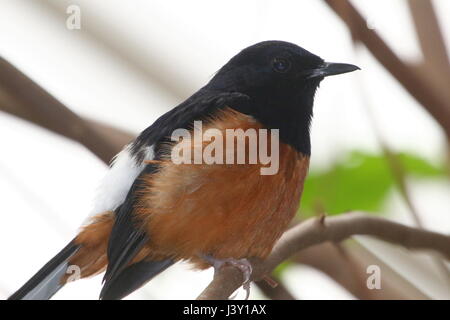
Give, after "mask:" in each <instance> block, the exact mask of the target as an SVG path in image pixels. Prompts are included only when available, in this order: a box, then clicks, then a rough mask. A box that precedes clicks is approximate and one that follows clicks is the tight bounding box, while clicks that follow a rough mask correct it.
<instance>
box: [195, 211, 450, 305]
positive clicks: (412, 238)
mask: <svg viewBox="0 0 450 320" xmlns="http://www.w3.org/2000/svg"><path fill="white" fill-rule="evenodd" d="M353 235H370V236H375V237H377V238H380V239H382V240H385V241H389V242H391V243H395V244H399V245H402V246H404V247H406V248H410V249H430V250H435V251H437V252H439V253H441V254H442V255H443V256H444V257H445V258H447V259H450V236H446V235H442V234H439V233H435V232H430V231H424V230H420V229H416V228H411V227H407V226H404V225H401V224H399V223H396V222H391V221H389V220H386V219H383V218H378V217H373V216H367V215H363V214H361V213H348V214H344V215H340V216H336V217H330V218H327V219H325V220H322V219H317V218H313V219H309V220H307V221H305V222H303V223H301V224H300V225H298V226H296V227H294V228H292V229H290V230H288V231H287V232H286V233H285V234H284V235H283V236H282V237H281V239H280V240H279V241H278V242H277V243H276V245H275V246H274V248H273V250H272V253H271V254H270V255H269V257H268V258H267V259H265V260H261V259H251V263H252V265H253V274H252V280H259V279H261V278H262V277H263V276H264V275H265V274H270V273H271V272H272V270H273V269H274V268H275V267H276V266H277V265H278V264H280V263H281V262H282V261H284V260H286V259H287V258H289V257H290V256H292V255H293V254H294V253H296V252H298V251H300V250H302V249H305V248H308V247H311V246H313V245H316V244H319V243H323V242H326V241H332V242H340V241H342V240H344V239H346V238H349V237H351V236H353ZM241 284H242V274H241V271H239V270H238V269H237V268H234V267H230V266H227V267H223V268H221V269H220V270H219V271H218V272H217V273H215V274H214V279H213V281H212V282H211V283H210V284H209V285H208V287H207V288H206V289H205V290H204V291H203V292H202V293H201V294H200V295H199V297H198V299H199V300H208V299H212V300H218V299H227V298H228V297H229V296H230V295H231V294H232V293H233V292H234V291H235V290H236V289H237V288H239V287H240V286H241Z"/></svg>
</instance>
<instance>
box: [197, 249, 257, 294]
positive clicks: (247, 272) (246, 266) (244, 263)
mask: <svg viewBox="0 0 450 320" xmlns="http://www.w3.org/2000/svg"><path fill="white" fill-rule="evenodd" d="M201 257H202V258H203V259H204V260H206V261H207V262H208V263H209V264H211V265H212V266H213V267H214V272H217V271H219V269H220V268H222V267H223V266H224V265H226V264H229V265H231V266H233V267H235V268H238V269H239V270H241V272H242V276H243V277H244V281H243V282H242V287H243V288H244V290H245V292H246V296H245V300H248V297H249V296H250V282H251V281H250V277H251V275H252V271H253V268H252V265H251V264H250V262H249V261H248V260H247V259H233V258H227V259H216V258H214V257H212V256H210V255H201Z"/></svg>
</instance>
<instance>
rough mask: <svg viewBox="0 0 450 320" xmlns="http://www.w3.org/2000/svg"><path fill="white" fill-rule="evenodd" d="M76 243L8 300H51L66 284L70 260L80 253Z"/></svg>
mask: <svg viewBox="0 0 450 320" xmlns="http://www.w3.org/2000/svg"><path fill="white" fill-rule="evenodd" d="M79 247H80V246H79V245H78V244H76V243H75V242H74V241H71V242H69V244H68V245H67V246H66V247H65V248H64V249H62V250H61V251H60V252H59V253H58V254H57V255H56V256H55V257H53V259H51V260H50V261H49V262H48V263H47V264H46V265H45V266H43V267H42V268H41V270H39V271H38V272H37V273H36V274H35V275H34V276H33V277H32V278H31V279H30V280H28V281H27V282H26V283H25V284H24V285H23V286H22V287H21V288H20V289H19V290H17V291H16V292H15V293H14V294H12V295H11V296H10V297H9V298H8V300H46V299H50V298H51V297H52V296H53V295H54V294H55V293H56V292H58V290H59V289H61V288H62V287H63V286H64V284H65V281H64V278H65V277H66V271H67V268H68V266H69V260H70V258H71V257H72V256H73V255H74V254H75V253H76V252H77V251H78V249H79Z"/></svg>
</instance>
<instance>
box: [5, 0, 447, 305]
mask: <svg viewBox="0 0 450 320" xmlns="http://www.w3.org/2000/svg"><path fill="white" fill-rule="evenodd" d="M70 5H77V6H78V8H79V9H80V13H81V20H80V22H81V24H80V29H73V30H71V29H69V28H68V27H67V19H68V18H69V17H70V15H71V13H73V11H70V12H71V13H67V9H68V7H69V6H70ZM449 14H450V2H449V1H448V0H434V1H429V0H410V1H408V0H394V1H392V0H379V1H372V0H353V1H347V0H326V1H325V0H289V1H288V0H281V1H280V0H277V1H275V0H258V1H257V0H251V1H250V0H249V1H237V0H229V1H226V2H225V1H207V0H195V1H181V0H179V1H173V0H172V1H163V0H158V1H155V0H150V1H146V0H133V1H124V0H109V1H105V0H103V1H102V0H77V1H65V0H39V1H38V0H14V1H13V0H0V16H1V18H0V57H1V64H0V142H1V151H0V152H1V157H0V199H1V213H0V251H1V252H2V258H1V263H0V298H2V299H4V298H7V297H8V296H9V295H10V294H11V293H12V292H14V291H15V290H16V289H18V288H19V287H20V286H21V285H22V284H23V283H24V282H25V281H26V280H28V279H29V278H30V277H31V276H32V275H33V274H34V273H35V272H36V271H37V270H38V269H39V268H40V267H41V266H42V265H44V264H45V263H46V262H47V261H48V260H49V259H50V258H51V257H53V255H54V254H56V253H57V252H58V251H59V250H60V249H61V248H62V247H63V246H64V245H65V244H66V243H67V242H68V241H69V240H70V239H72V237H73V236H74V235H75V233H76V231H77V229H78V228H79V226H80V224H81V223H82V222H83V220H84V219H85V218H86V216H87V215H88V214H89V213H90V210H91V206H92V200H93V198H94V196H95V192H96V187H97V185H98V183H99V181H100V179H101V178H102V177H103V175H104V174H105V172H106V170H107V165H106V163H105V162H107V161H108V160H109V159H110V158H111V156H112V155H113V154H114V153H116V152H117V151H119V150H120V149H121V147H122V146H123V145H124V144H126V143H127V142H128V141H130V140H131V139H132V138H133V137H135V136H136V135H137V134H138V133H139V132H140V131H142V130H143V129H145V128H146V127H147V126H149V125H150V124H151V123H152V122H153V121H154V120H155V119H156V118H157V117H159V116H160V115H162V114H163V113H164V112H166V111H168V110H170V109H171V108H173V107H174V106H176V105H177V104H178V103H180V102H181V101H183V100H184V99H186V98H187V97H188V96H189V95H191V94H192V93H193V92H195V91H196V90H198V89H199V88H200V87H201V86H202V85H204V84H205V83H206V82H207V81H208V80H209V79H210V78H211V76H212V75H213V74H214V73H215V72H216V71H217V70H218V69H219V68H220V67H221V66H222V65H223V64H224V63H226V62H227V61H228V59H230V58H231V57H232V56H233V55H234V54H236V53H237V52H238V51H240V50H241V49H243V48H244V47H247V46H249V45H251V44H254V43H256V42H259V41H262V40H285V41H290V42H294V43H296V44H298V45H300V46H302V47H304V48H305V49H307V50H309V51H311V52H313V53H315V54H317V55H320V56H321V57H322V58H324V59H325V60H327V61H335V62H347V63H352V64H356V65H358V66H360V67H361V68H362V72H357V73H352V74H349V75H344V76H340V77H336V78H335V77H332V78H330V79H327V80H326V81H324V82H323V83H322V85H321V88H320V90H319V92H318V94H317V98H316V103H315V116H314V120H313V125H312V148H313V149H312V159H311V170H310V175H309V178H308V181H307V183H306V187H305V193H304V196H303V200H302V204H301V208H300V211H299V214H298V219H299V220H300V219H304V218H307V217H310V216H313V215H317V214H319V213H322V212H326V213H327V214H329V215H334V214H340V213H344V212H348V211H351V210H363V211H366V212H369V213H370V214H374V215H379V216H384V217H386V218H388V219H392V220H395V221H398V222H401V223H404V224H407V225H411V226H418V227H423V228H426V229H428V230H433V231H438V232H442V233H445V234H449V233H450V209H449V208H450V200H449V198H450V197H449V196H450V182H449V163H450V162H449V155H450V153H449V149H448V147H449V143H448V142H449V141H450V140H449V137H450V96H449V95H450V91H449V90H448V89H449V88H448V86H449V84H450V64H449V59H448V50H447V49H448V44H449V43H450V21H449V19H448V15H449ZM19 70H20V71H19ZM52 97H54V98H56V99H54V98H52ZM370 265H377V266H379V267H380V269H381V276H382V278H381V279H382V280H381V289H380V290H369V289H368V288H367V286H366V279H367V277H368V276H370V274H368V273H367V272H366V271H367V267H368V266H370ZM448 267H449V264H448V263H447V264H446V263H445V262H443V261H442V260H441V259H439V258H438V257H435V256H433V255H431V254H428V253H424V252H420V253H417V252H414V253H413V252H409V251H407V250H405V249H403V248H399V247H397V246H393V245H390V244H387V243H385V242H382V241H378V240H375V239H373V238H369V237H363V236H358V237H354V238H353V239H351V240H347V241H345V242H344V243H342V244H323V245H319V246H316V247H313V248H310V249H307V250H304V251H302V252H300V253H299V254H298V255H297V256H295V257H293V258H292V260H290V261H289V262H286V263H283V264H282V265H281V266H280V267H279V268H277V269H276V271H275V272H274V275H273V276H274V278H275V279H276V280H277V281H278V282H279V283H280V286H279V287H278V288H276V289H271V288H270V287H268V286H267V285H266V284H264V283H261V284H258V285H253V290H252V296H251V298H254V299H266V298H268V299H281V298H285V299H289V298H295V299H450V273H449V271H448ZM212 275H213V271H212V270H207V271H203V272H197V271H192V270H191V269H190V267H189V265H186V264H178V265H176V266H174V267H172V268H170V269H169V270H167V271H166V272H164V273H163V274H162V275H161V276H159V277H157V278H156V279H154V280H153V281H151V282H150V283H149V284H147V285H146V286H145V287H144V288H142V289H140V290H138V291H137V292H135V293H133V294H132V295H130V296H129V297H128V299H194V298H195V297H197V295H198V294H199V293H200V292H201V291H202V290H203V289H204V288H205V287H206V286H207V284H208V283H209V282H210V280H211V279H212ZM100 288H101V276H97V277H94V278H92V279H88V280H81V281H78V282H75V283H71V284H69V285H67V286H66V288H65V289H64V290H61V291H60V292H59V293H57V294H56V295H55V297H54V298H55V299H97V298H98V294H99V292H100ZM240 296H241V294H239V295H238V297H240Z"/></svg>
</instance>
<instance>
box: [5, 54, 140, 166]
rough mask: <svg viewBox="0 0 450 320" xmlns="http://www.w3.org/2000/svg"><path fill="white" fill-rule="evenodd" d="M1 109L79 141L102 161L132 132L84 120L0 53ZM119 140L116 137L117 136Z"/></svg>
mask: <svg viewBox="0 0 450 320" xmlns="http://www.w3.org/2000/svg"><path fill="white" fill-rule="evenodd" d="M0 70H1V72H0V110H2V111H5V112H7V113H10V114H13V115H15V116H18V117H20V118H22V119H25V120H28V121H30V122H32V123H34V124H37V125H39V126H41V127H43V128H46V129H48V130H50V131H53V132H55V133H58V134H61V135H63V136H65V137H67V138H70V139H72V140H75V141H78V142H79V143H81V144H82V145H84V146H85V147H86V148H88V149H89V150H90V151H91V152H92V153H94V154H95V155H97V156H98V157H99V158H100V159H101V160H103V161H104V162H105V163H108V162H109V161H110V160H111V158H112V157H113V156H114V155H115V154H117V152H118V151H120V149H121V147H122V146H123V145H121V143H122V142H124V141H125V140H128V139H129V138H132V135H131V134H128V133H125V132H121V131H119V130H117V129H113V128H112V127H110V126H107V125H99V123H98V122H95V121H92V120H87V121H86V120H84V119H82V118H81V117H79V116H78V115H76V114H75V113H73V112H72V111H71V110H70V109H68V108H67V107H66V106H64V105H63V104H62V103H61V102H60V101H58V100H57V99H56V98H54V97H53V96H52V95H50V94H49V93H48V92H47V91H45V90H44V89H43V88H42V87H40V86H39V85H38V84H36V83H35V82H34V81H32V80H31V79H30V78H28V77H27V76H26V75H24V74H23V73H22V72H20V71H19V70H18V69H16V68H15V67H14V66H12V65H11V64H10V63H9V62H7V61H6V60H4V59H3V58H1V57H0ZM119 135H120V136H121V140H120V141H119V143H118V141H117V139H116V138H117V136H119Z"/></svg>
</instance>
